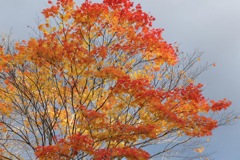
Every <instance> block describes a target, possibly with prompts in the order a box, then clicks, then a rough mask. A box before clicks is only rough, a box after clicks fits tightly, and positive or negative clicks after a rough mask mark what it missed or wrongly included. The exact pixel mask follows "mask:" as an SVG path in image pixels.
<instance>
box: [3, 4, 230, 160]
mask: <svg viewBox="0 0 240 160" xmlns="http://www.w3.org/2000/svg"><path fill="white" fill-rule="evenodd" d="M48 3H49V5H50V7H49V8H46V9H44V10H43V12H42V13H43V15H44V18H45V22H44V23H43V24H40V25H39V27H38V28H39V30H40V31H41V33H42V35H41V37H38V38H30V39H29V40H27V41H22V42H20V43H16V46H15V49H16V52H15V53H11V54H9V53H7V52H5V51H4V48H3V47H1V51H0V106H1V107H0V130H1V133H0V137H1V138H0V147H1V148H0V152H1V153H0V154H1V155H0V157H1V156H2V157H3V158H6V159H12V158H15V159H20V158H24V157H26V156H28V157H30V158H33V157H34V156H36V157H37V158H39V159H43V160H44V159H83V158H87V159H96V160H97V159H99V160H102V159H113V158H118V159H121V158H127V159H149V158H152V157H154V156H159V155H161V153H163V152H166V151H168V150H170V149H172V148H174V147H175V146H177V145H179V144H181V143H184V142H186V141H187V140H189V139H191V138H192V137H203V136H210V135H211V134H212V131H213V129H215V128H216V127H218V121H217V119H214V118H212V117H210V116H209V115H210V113H214V112H219V111H221V110H224V109H227V108H228V107H229V106H230V104H231V103H230V102H229V101H228V100H226V99H223V100H220V101H214V100H209V99H207V98H205V97H204V96H203V95H202V86H203V85H202V84H195V83H193V82H192V81H191V79H189V77H188V76H187V71H188V69H189V68H191V67H192V63H195V62H196V61H197V59H198V57H193V59H191V57H190V58H188V60H189V61H188V62H187V64H186V65H185V66H184V65H183V66H180V67H179V68H181V70H174V69H173V67H174V66H176V65H178V64H182V63H181V62H183V59H180V58H179V57H178V55H179V54H178V51H177V50H176V48H175V47H174V46H172V45H171V44H169V43H167V42H166V41H165V40H164V39H163V38H162V32H163V30H162V29H158V28H153V27H152V23H153V21H154V20H155V18H154V17H152V16H151V15H149V14H147V13H146V12H144V11H143V10H142V9H141V6H140V5H139V4H138V5H134V4H133V2H132V1H130V0H103V2H101V3H93V2H91V1H89V0H86V1H85V2H83V3H82V4H81V5H79V6H77V5H76V4H75V2H74V1H73V0H57V2H56V3H53V2H52V1H48ZM167 137H188V138H187V139H184V140H182V141H178V142H176V143H174V145H172V144H171V145H169V147H168V146H167V148H165V149H161V148H159V151H158V152H157V153H156V154H151V153H148V152H147V151H146V150H145V149H144V148H145V147H146V146H150V145H152V144H155V143H157V142H161V141H163V140H164V139H165V138H167ZM14 145H17V146H18V147H17V148H14V147H13V146H14ZM19 150H21V152H19ZM196 151H199V152H200V151H201V148H199V150H196ZM34 154H35V155H34Z"/></svg>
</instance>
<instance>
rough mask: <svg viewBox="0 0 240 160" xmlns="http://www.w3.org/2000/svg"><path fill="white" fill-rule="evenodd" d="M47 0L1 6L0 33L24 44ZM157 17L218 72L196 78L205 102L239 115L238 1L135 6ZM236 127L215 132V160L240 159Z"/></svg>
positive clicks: (155, 1)
mask: <svg viewBox="0 0 240 160" xmlns="http://www.w3.org/2000/svg"><path fill="white" fill-rule="evenodd" d="M46 2H47V0H0V3H1V4H0V22H1V23H0V33H8V32H9V31H10V28H12V30H13V35H14V37H15V38H16V39H19V40H21V39H26V38H28V37H29V33H31V30H30V29H29V28H27V26H28V25H30V26H35V24H36V22H35V20H36V18H37V17H38V16H40V15H41V14H40V12H41V10H42V9H43V8H45V7H46V6H47V3H46ZM136 2H140V3H141V4H142V7H143V9H144V10H145V11H146V12H150V13H151V14H152V15H153V16H155V17H156V21H155V23H154V26H155V27H159V28H164V29H165V31H164V38H165V39H166V40H167V41H168V42H171V43H174V42H177V43H180V44H181V46H180V47H181V49H182V50H183V51H185V52H189V53H191V52H193V51H194V50H195V49H198V50H200V51H203V52H204V56H203V59H202V61H203V62H215V63H216V64H217V66H216V67H215V68H213V69H211V70H209V71H207V72H205V73H204V74H202V75H201V76H200V77H199V79H198V80H199V81H200V82H202V83H203V84H205V88H204V94H205V95H206V97H208V98H213V99H216V100H218V99H222V98H224V97H226V98H228V99H229V100H231V101H232V102H233V104H232V109H234V110H235V111H238V112H239V110H240V103H239V102H240V100H239V89H240V83H239V79H240V72H239V68H240V63H239V61H240V1H239V0H136ZM239 146H240V125H239V123H238V124H237V125H234V126H228V127H223V128H220V129H217V130H215V132H214V135H213V137H212V138H211V142H210V150H211V151H217V153H216V154H215V155H214V156H213V157H214V158H215V159H216V160H239V159H240V151H239Z"/></svg>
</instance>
